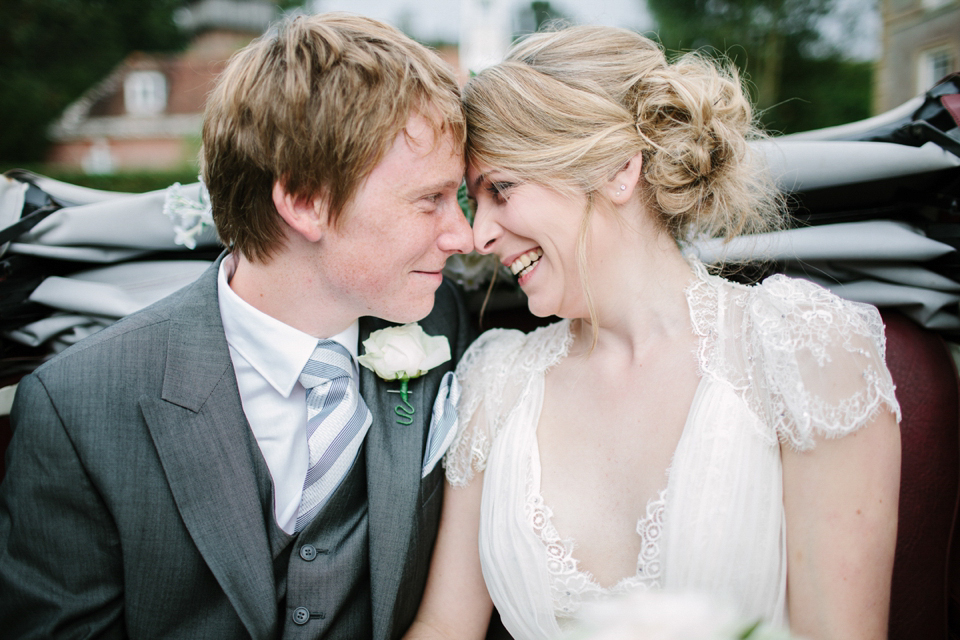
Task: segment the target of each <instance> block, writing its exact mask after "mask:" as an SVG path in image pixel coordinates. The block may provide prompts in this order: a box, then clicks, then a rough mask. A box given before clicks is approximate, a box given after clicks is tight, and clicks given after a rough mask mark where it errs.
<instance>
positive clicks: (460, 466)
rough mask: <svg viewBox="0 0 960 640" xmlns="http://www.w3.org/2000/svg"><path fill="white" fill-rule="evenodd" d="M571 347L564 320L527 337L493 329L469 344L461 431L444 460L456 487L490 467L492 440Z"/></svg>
mask: <svg viewBox="0 0 960 640" xmlns="http://www.w3.org/2000/svg"><path fill="white" fill-rule="evenodd" d="M572 343H573V334H572V333H571V332H570V322H569V321H568V320H563V321H561V322H557V323H555V324H552V325H549V326H546V327H541V328H539V329H537V330H536V331H533V332H532V333H530V334H527V335H524V334H523V333H521V332H519V331H515V330H504V329H492V330H490V331H487V332H486V333H484V334H483V335H481V336H480V337H479V338H478V339H477V340H476V341H475V342H474V343H473V344H472V345H471V346H470V349H468V350H467V352H466V354H464V356H463V358H462V359H461V360H460V363H459V364H458V365H457V377H459V378H460V380H461V381H468V384H465V385H464V386H463V394H462V395H461V397H460V404H459V406H458V408H457V410H458V412H459V414H460V431H459V433H457V435H456V437H455V438H454V440H453V443H452V444H451V445H450V449H449V450H448V451H447V454H446V455H445V456H444V461H443V463H444V468H445V470H446V475H447V481H448V482H449V483H450V484H451V485H452V486H455V487H462V486H466V485H467V483H469V482H470V480H471V479H472V478H473V476H474V474H476V473H478V472H480V471H483V470H484V469H486V467H487V456H488V455H489V453H490V446H491V445H492V444H493V439H494V438H495V437H496V435H497V434H498V433H499V432H500V430H501V429H502V428H503V425H504V424H506V423H507V421H508V420H509V418H510V414H511V413H512V412H513V410H514V409H516V408H517V407H518V406H520V405H521V404H522V403H523V402H524V401H525V400H526V397H527V393H528V391H529V382H530V380H531V379H532V378H533V377H534V375H536V374H539V375H543V374H544V373H546V371H547V370H548V369H550V368H551V367H552V366H554V365H555V364H557V363H558V362H560V361H561V360H562V359H563V358H564V357H565V356H566V355H567V353H568V352H569V350H570V345H571V344H572ZM469 382H472V383H473V384H470V383H469Z"/></svg>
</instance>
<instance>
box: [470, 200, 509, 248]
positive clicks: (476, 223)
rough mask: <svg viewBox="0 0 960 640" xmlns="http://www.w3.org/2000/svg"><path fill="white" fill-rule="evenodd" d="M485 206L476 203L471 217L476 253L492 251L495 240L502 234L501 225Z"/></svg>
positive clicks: (495, 243)
mask: <svg viewBox="0 0 960 640" xmlns="http://www.w3.org/2000/svg"><path fill="white" fill-rule="evenodd" d="M495 217H496V216H494V215H493V214H492V213H491V212H490V211H489V210H488V208H487V207H486V206H483V205H480V204H478V206H477V213H476V215H474V217H473V244H474V247H475V248H476V250H477V253H482V254H488V253H493V251H494V249H495V248H496V246H497V240H499V239H500V238H501V237H502V236H503V227H501V226H500V225H499V224H498V223H497V221H496V220H495Z"/></svg>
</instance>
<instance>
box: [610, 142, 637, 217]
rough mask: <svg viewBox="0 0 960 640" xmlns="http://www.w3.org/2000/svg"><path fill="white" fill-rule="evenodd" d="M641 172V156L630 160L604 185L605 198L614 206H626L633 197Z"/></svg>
mask: <svg viewBox="0 0 960 640" xmlns="http://www.w3.org/2000/svg"><path fill="white" fill-rule="evenodd" d="M642 171H643V154H642V153H638V154H637V155H635V156H633V157H632V158H630V159H629V160H628V161H627V163H626V164H625V165H623V167H621V168H620V170H619V171H617V173H616V175H614V176H613V177H612V178H611V179H610V180H609V181H608V182H607V184H606V187H605V191H606V194H607V196H608V197H609V198H610V200H611V201H612V202H613V203H614V204H618V205H619V204H626V203H627V202H628V201H629V200H630V198H632V197H633V192H634V191H635V190H636V188H637V185H638V184H639V183H640V175H641V173H642Z"/></svg>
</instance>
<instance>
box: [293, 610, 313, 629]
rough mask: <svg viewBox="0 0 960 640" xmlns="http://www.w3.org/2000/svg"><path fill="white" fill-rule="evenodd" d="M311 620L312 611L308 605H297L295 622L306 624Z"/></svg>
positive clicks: (294, 614) (294, 612)
mask: <svg viewBox="0 0 960 640" xmlns="http://www.w3.org/2000/svg"><path fill="white" fill-rule="evenodd" d="M308 622H310V611H309V610H308V609H307V608H306V607H297V608H296V609H294V610H293V623H294V624H300V625H304V624H307V623H308Z"/></svg>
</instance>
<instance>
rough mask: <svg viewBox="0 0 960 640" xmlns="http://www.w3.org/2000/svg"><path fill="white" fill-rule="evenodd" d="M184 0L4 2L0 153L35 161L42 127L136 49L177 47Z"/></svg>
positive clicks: (42, 140) (0, 33) (0, 48)
mask: <svg viewBox="0 0 960 640" xmlns="http://www.w3.org/2000/svg"><path fill="white" fill-rule="evenodd" d="M183 4H185V0H4V3H3V18H2V19H0V120H2V122H3V123H4V125H3V130H2V134H0V158H2V159H4V160H6V161H15V162H23V161H29V160H38V159H40V158H42V157H43V155H44V153H45V151H46V149H47V145H48V142H47V139H46V127H47V125H49V124H50V123H51V122H52V121H53V120H54V119H55V118H56V117H58V116H59V115H60V113H61V112H62V111H63V109H64V108H66V106H67V105H69V104H70V102H72V101H73V100H75V99H76V98H78V97H79V96H80V95H81V94H82V93H83V92H84V91H86V90H87V89H89V88H90V87H91V86H93V85H94V84H95V83H97V82H99V81H100V80H102V79H103V78H104V77H105V76H106V75H107V74H108V73H109V72H110V70H111V69H113V67H114V66H116V65H117V64H118V63H120V62H121V61H122V60H123V58H124V57H125V56H126V55H127V54H128V53H130V52H131V51H134V50H142V51H165V50H176V49H178V48H180V47H182V46H183V44H184V43H185V36H184V35H183V34H182V33H181V32H180V31H179V30H178V29H177V27H176V25H175V24H174V23H173V12H174V10H175V9H176V8H178V7H180V6H181V5H183Z"/></svg>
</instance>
